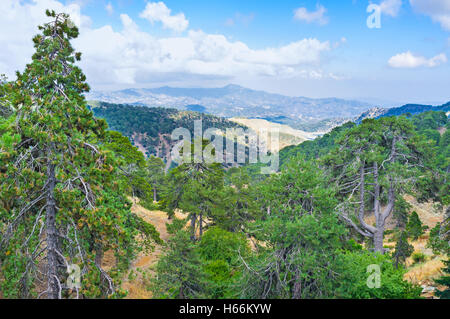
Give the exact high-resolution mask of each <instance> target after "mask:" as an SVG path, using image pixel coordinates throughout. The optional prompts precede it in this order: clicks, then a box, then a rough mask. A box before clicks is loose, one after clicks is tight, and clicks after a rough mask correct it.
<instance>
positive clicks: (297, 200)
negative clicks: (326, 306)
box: [239, 158, 346, 298]
mask: <svg viewBox="0 0 450 319" xmlns="http://www.w3.org/2000/svg"><path fill="white" fill-rule="evenodd" d="M260 192H261V193H262V196H261V199H260V206H262V207H263V208H266V209H267V214H266V216H264V217H263V219H262V220H258V221H256V222H255V224H254V225H253V235H254V236H255V237H256V238H257V239H258V240H260V241H261V242H264V243H265V247H259V250H260V253H258V254H257V255H256V256H251V257H250V258H249V259H248V260H247V261H246V263H245V264H244V265H245V268H244V273H243V278H242V280H241V281H240V283H239V292H240V296H241V297H244V298H326V297H330V296H332V295H333V292H332V287H333V283H334V282H335V280H336V279H337V277H336V274H335V272H334V271H333V266H334V259H335V252H336V251H337V250H338V249H340V247H342V240H341V238H342V236H344V235H345V233H346V232H345V229H344V227H343V226H342V225H341V224H340V223H339V222H338V219H337V216H336V214H334V213H333V209H334V207H335V205H336V201H335V200H334V193H333V190H332V189H329V188H326V187H325V179H324V176H323V175H322V174H321V173H320V170H318V169H317V168H316V167H314V165H313V164H311V163H304V162H303V161H302V159H301V158H296V159H293V160H292V161H291V162H290V163H289V164H288V165H287V166H286V170H285V171H283V172H282V173H281V174H280V175H274V176H272V177H271V178H270V179H268V180H267V182H265V183H264V186H263V187H262V188H261V189H260Z"/></svg>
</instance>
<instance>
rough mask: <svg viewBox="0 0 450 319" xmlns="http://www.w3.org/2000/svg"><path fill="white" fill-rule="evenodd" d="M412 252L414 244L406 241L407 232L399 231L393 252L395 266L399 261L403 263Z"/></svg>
mask: <svg viewBox="0 0 450 319" xmlns="http://www.w3.org/2000/svg"><path fill="white" fill-rule="evenodd" d="M413 252H414V246H413V245H410V244H409V243H408V233H407V232H406V231H403V232H401V233H400V235H399V238H398V240H397V244H396V245H395V251H394V253H393V258H394V265H395V267H396V268H397V267H398V266H399V264H400V263H404V262H405V261H406V258H408V257H409V256H411V254H412V253H413Z"/></svg>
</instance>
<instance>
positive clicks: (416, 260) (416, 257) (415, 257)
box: [411, 251, 427, 264]
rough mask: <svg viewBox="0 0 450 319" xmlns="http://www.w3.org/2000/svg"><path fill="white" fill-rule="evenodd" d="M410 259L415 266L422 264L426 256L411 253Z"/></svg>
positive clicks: (419, 252)
mask: <svg viewBox="0 0 450 319" xmlns="http://www.w3.org/2000/svg"><path fill="white" fill-rule="evenodd" d="M411 257H412V259H413V261H414V263H415V264H417V263H422V262H424V261H425V260H426V259H427V256H425V254H424V253H423V252H421V251H418V252H415V253H413V254H412V256H411Z"/></svg>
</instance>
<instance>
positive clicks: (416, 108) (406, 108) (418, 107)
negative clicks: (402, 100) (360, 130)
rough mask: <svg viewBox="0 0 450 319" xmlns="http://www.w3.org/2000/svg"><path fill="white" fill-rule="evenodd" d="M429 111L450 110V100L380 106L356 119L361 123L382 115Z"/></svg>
mask: <svg viewBox="0 0 450 319" xmlns="http://www.w3.org/2000/svg"><path fill="white" fill-rule="evenodd" d="M428 111H435V112H449V111H450V102H447V103H446V104H443V105H439V106H433V105H422V104H406V105H403V106H400V107H394V108H391V109H382V108H379V107H375V108H371V109H369V110H368V111H366V112H364V113H362V114H361V115H360V116H359V117H358V118H356V119H355V123H358V124H359V123H361V122H362V121H363V120H364V119H367V118H374V119H378V118H380V117H388V116H399V115H404V114H408V113H409V114H411V115H415V114H420V113H424V112H428Z"/></svg>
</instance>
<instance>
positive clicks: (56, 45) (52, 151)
mask: <svg viewBox="0 0 450 319" xmlns="http://www.w3.org/2000/svg"><path fill="white" fill-rule="evenodd" d="M46 13H47V16H48V17H49V18H50V19H51V20H52V21H51V22H49V23H46V24H44V25H43V26H40V27H39V30H40V31H41V34H38V35H37V36H35V37H34V39H33V42H34V48H35V53H34V55H33V57H32V62H31V63H30V64H28V65H27V66H26V68H25V71H24V72H23V73H20V72H18V73H17V80H16V82H15V83H14V84H13V85H12V88H11V92H10V93H9V98H8V100H9V101H10V103H11V105H12V106H13V108H14V109H15V110H16V112H15V114H14V115H13V116H11V117H10V118H9V119H8V120H6V121H3V124H2V125H1V126H2V127H1V128H0V133H1V134H2V136H1V139H0V143H1V144H0V149H1V150H2V151H1V153H0V167H1V168H2V176H0V177H1V184H0V223H2V224H3V227H2V229H4V232H3V234H2V236H1V240H0V261H1V267H2V273H3V274H4V275H5V276H6V277H7V278H8V280H7V281H6V285H8V286H3V291H5V293H9V294H10V295H11V296H14V295H20V296H22V297H33V296H36V295H37V294H38V295H37V296H38V297H47V298H62V297H80V296H86V297H95V296H118V295H120V292H119V291H118V290H117V287H116V286H117V283H118V281H117V279H118V278H117V277H118V273H117V271H114V269H113V270H111V271H110V272H107V271H105V270H104V269H103V268H102V256H103V252H104V251H106V250H113V251H114V252H115V253H116V257H117V259H118V265H119V266H122V267H125V266H126V265H127V263H129V260H130V259H131V258H132V257H133V256H135V255H136V253H137V250H138V246H142V247H148V246H149V244H150V242H151V240H152V236H154V235H155V233H154V232H151V233H148V232H147V233H145V230H147V231H148V230H149V227H148V225H146V224H145V223H144V222H143V221H142V220H140V219H139V218H137V216H135V215H133V214H132V213H131V211H130V206H131V203H130V202H129V201H128V200H127V198H126V197H125V192H124V188H123V186H124V185H123V183H120V182H118V181H117V180H116V176H117V169H116V168H115V167H116V164H117V163H116V160H115V156H114V154H113V153H112V152H111V151H108V150H107V149H106V147H105V143H104V142H103V141H104V139H105V132H106V129H107V125H106V122H105V121H104V120H97V119H95V118H94V117H93V115H92V113H91V111H89V109H88V108H87V107H86V101H85V98H84V96H83V93H85V92H87V91H88V90H89V86H88V85H87V83H86V82H85V81H86V76H85V75H84V74H83V73H82V71H81V69H80V68H78V67H77V66H76V65H75V63H76V62H77V61H79V60H80V58H81V53H78V52H75V51H74V49H73V48H72V46H71V44H70V41H71V40H72V39H74V38H76V37H77V36H78V29H77V28H76V27H75V26H74V24H73V23H72V22H71V21H70V19H69V17H68V15H66V14H57V13H55V12H54V11H47V12H46ZM11 119H12V120H11ZM138 229H144V232H142V234H143V238H144V243H137V242H136V241H135V236H136V235H137V234H138ZM72 264H75V265H78V266H79V267H80V270H81V288H80V289H79V287H78V286H76V287H75V286H72V285H70V284H66V283H68V282H67V281H66V279H67V277H68V273H67V271H68V268H69V266H70V265H72ZM116 270H117V269H116ZM72 288H73V289H72Z"/></svg>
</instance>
